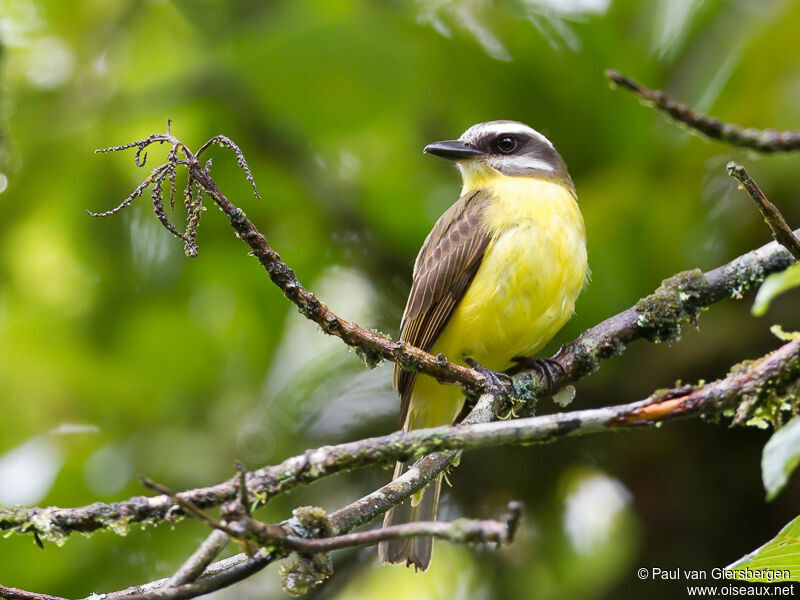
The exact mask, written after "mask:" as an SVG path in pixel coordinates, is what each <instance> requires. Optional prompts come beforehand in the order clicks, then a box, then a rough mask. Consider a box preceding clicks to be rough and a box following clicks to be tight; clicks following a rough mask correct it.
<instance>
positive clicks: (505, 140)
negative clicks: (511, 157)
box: [497, 135, 517, 154]
mask: <svg viewBox="0 0 800 600" xmlns="http://www.w3.org/2000/svg"><path fill="white" fill-rule="evenodd" d="M497 149H498V150H500V152H502V153H503V154H511V153H512V152H513V151H514V150H516V149H517V139H516V138H515V137H513V136H510V135H505V136H503V137H501V138H500V139H499V140H497Z"/></svg>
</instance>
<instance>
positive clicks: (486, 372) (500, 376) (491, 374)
mask: <svg viewBox="0 0 800 600" xmlns="http://www.w3.org/2000/svg"><path fill="white" fill-rule="evenodd" d="M464 361H465V362H466V363H467V364H468V365H469V366H470V367H471V368H473V369H475V370H476V371H477V372H478V373H480V374H481V375H483V376H484V377H486V381H487V382H488V383H489V385H490V386H491V388H492V389H495V390H498V391H499V392H500V393H501V394H504V395H507V394H508V393H509V392H510V391H511V390H512V389H514V382H513V381H511V377H510V376H509V375H507V374H506V373H500V372H498V371H492V370H491V369H487V368H486V367H484V366H483V365H481V364H478V362H477V361H475V360H473V359H471V358H465V359H464Z"/></svg>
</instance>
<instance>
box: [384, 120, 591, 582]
mask: <svg viewBox="0 0 800 600" xmlns="http://www.w3.org/2000/svg"><path fill="white" fill-rule="evenodd" d="M425 152H428V153H430V154H434V155H436V156H441V157H443V158H446V159H449V160H452V161H455V163H456V164H457V165H458V168H459V169H460V170H461V175H462V178H463V183H464V185H463V188H462V190H461V197H460V198H459V199H458V201H457V202H456V203H455V204H453V205H452V206H451V207H450V208H449V209H448V210H447V211H446V212H445V213H444V214H443V215H442V216H441V217H440V218H439V220H438V221H437V222H436V224H435V225H434V226H433V230H431V232H430V233H429V234H428V237H427V238H426V239H425V243H424V244H423V245H422V249H421V250H420V251H419V255H418V256H417V260H416V262H415V264H414V276H413V283H412V285H411V293H410V295H409V298H408V303H407V304H406V309H405V313H404V315H403V321H402V324H401V326H400V339H402V340H405V341H407V342H409V343H410V344H413V345H415V346H418V347H420V348H422V349H424V350H427V351H428V352H432V353H433V354H438V353H443V354H445V355H446V356H447V357H448V358H449V359H450V360H452V361H454V362H458V363H466V364H471V365H473V366H475V365H476V364H477V365H479V366H481V367H483V368H485V369H490V370H494V371H498V370H504V369H507V368H508V367H510V366H511V364H512V359H513V358H514V357H517V356H529V355H531V354H533V353H534V352H536V351H537V350H539V349H541V348H542V347H543V346H544V345H545V344H546V343H547V342H549V341H550V339H551V338H552V337H553V336H554V335H555V334H556V333H557V332H558V330H559V329H561V327H562V326H563V325H564V323H566V321H567V320H568V319H569V318H570V316H572V313H573V311H574V307H575V299H576V298H577V297H578V294H579V293H580V291H581V289H582V288H583V285H584V282H585V281H586V279H587V276H588V269H587V261H586V232H585V229H584V225H583V217H582V215H581V212H580V209H579V208H578V203H577V195H576V194H575V187H574V186H573V184H572V179H571V178H570V176H569V173H568V172H567V166H566V165H565V164H564V161H563V160H562V158H561V156H560V155H559V153H558V152H556V149H555V148H554V147H553V144H551V143H550V141H549V140H548V139H547V138H546V137H544V136H543V135H542V134H540V133H539V132H538V131H536V130H534V129H532V128H530V127H528V126H527V125H525V124H524V123H519V122H517V121H491V122H488V123H479V124H477V125H474V126H473V127H470V128H469V129H467V131H465V132H464V134H463V135H462V136H461V137H460V138H459V139H458V140H453V141H446V142H436V143H433V144H430V145H428V146H426V147H425ZM394 387H395V390H396V391H397V393H398V394H399V395H400V402H401V408H400V420H401V424H402V427H403V430H404V431H408V430H411V429H420V428H423V427H434V426H438V425H449V424H452V423H453V421H454V420H455V419H456V418H457V417H458V415H459V413H460V412H461V409H462V407H463V404H464V396H463V393H462V391H461V390H460V389H459V388H458V387H456V386H443V385H440V384H439V383H438V382H436V381H435V380H434V379H433V378H431V377H429V376H427V375H417V373H414V372H411V371H405V370H402V369H399V368H398V367H397V366H395V370H394ZM410 464H411V463H410V462H409V463H397V466H396V468H395V472H394V477H395V478H397V477H399V476H400V475H401V474H402V473H403V472H404V471H405V470H406V469H408V468H409V467H410ZM441 484H442V480H441V475H440V476H439V477H438V478H437V479H436V480H435V481H434V482H433V483H431V484H430V485H429V486H428V488H427V489H425V490H424V492H422V493H420V492H418V493H417V494H415V495H414V497H413V498H412V499H411V500H410V501H406V502H405V503H404V504H401V505H399V506H396V507H394V508H393V509H391V510H390V511H388V512H387V513H386V516H385V518H384V526H389V525H392V524H398V523H404V522H409V521H429V520H434V519H435V518H436V507H437V505H438V503H439V492H440V489H441ZM432 550H433V540H432V538H429V537H417V538H407V539H398V540H392V541H387V542H382V543H381V544H380V547H379V554H380V556H381V559H382V560H383V562H390V563H406V564H407V565H414V566H415V567H416V568H418V569H423V570H424V569H426V568H427V567H428V564H429V563H430V559H431V552H432Z"/></svg>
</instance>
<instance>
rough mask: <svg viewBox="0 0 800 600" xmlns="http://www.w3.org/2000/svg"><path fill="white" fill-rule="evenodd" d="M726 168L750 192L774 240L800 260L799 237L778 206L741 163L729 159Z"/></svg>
mask: <svg viewBox="0 0 800 600" xmlns="http://www.w3.org/2000/svg"><path fill="white" fill-rule="evenodd" d="M727 168H728V174H729V175H730V176H731V177H733V178H734V179H736V181H738V182H739V183H740V184H741V185H742V187H743V188H744V189H745V190H746V191H747V193H748V194H750V197H751V198H752V199H753V202H755V203H756V206H757V207H758V210H759V211H760V212H761V216H762V217H764V220H765V221H766V222H767V225H769V228H770V230H771V231H772V237H774V238H775V241H777V242H778V243H779V244H780V245H782V246H783V247H784V248H786V249H787V250H788V251H789V253H790V254H791V255H792V256H794V257H795V259H796V260H800V239H797V237H796V236H795V235H794V233H793V232H792V228H791V227H789V226H788V225H787V224H786V220H785V219H784V218H783V215H782V214H781V211H779V210H778V207H777V206H775V205H774V204H773V203H772V202H770V201H769V199H767V197H766V196H765V195H764V192H762V191H761V188H759V187H758V184H757V183H756V182H755V181H753V178H752V177H750V175H749V174H748V173H747V171H746V170H745V168H744V167H743V166H742V165H740V164H737V163H735V162H734V161H731V162H729V163H728V167H727Z"/></svg>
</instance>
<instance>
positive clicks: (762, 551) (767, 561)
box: [725, 517, 800, 581]
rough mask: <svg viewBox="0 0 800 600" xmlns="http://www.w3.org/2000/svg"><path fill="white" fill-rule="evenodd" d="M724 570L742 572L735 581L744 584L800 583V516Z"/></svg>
mask: <svg viewBox="0 0 800 600" xmlns="http://www.w3.org/2000/svg"><path fill="white" fill-rule="evenodd" d="M725 568H726V569H732V570H735V571H739V573H738V574H737V577H736V579H739V580H742V581H773V580H774V581H787V580H788V581H800V517H795V519H794V520H793V521H792V522H791V523H789V524H788V525H786V526H785V527H784V528H783V529H781V530H780V531H779V532H778V535H776V536H775V537H774V538H773V539H771V540H770V541H768V542H767V543H766V544H764V545H763V546H761V547H760V548H758V549H756V550H754V551H753V552H751V553H750V554H748V555H746V556H744V557H742V558H740V559H739V560H737V561H736V562H735V563H732V564H730V565H728V566H727V567H725ZM776 571H788V573H777V572H776ZM785 575H788V577H786V576H785Z"/></svg>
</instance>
